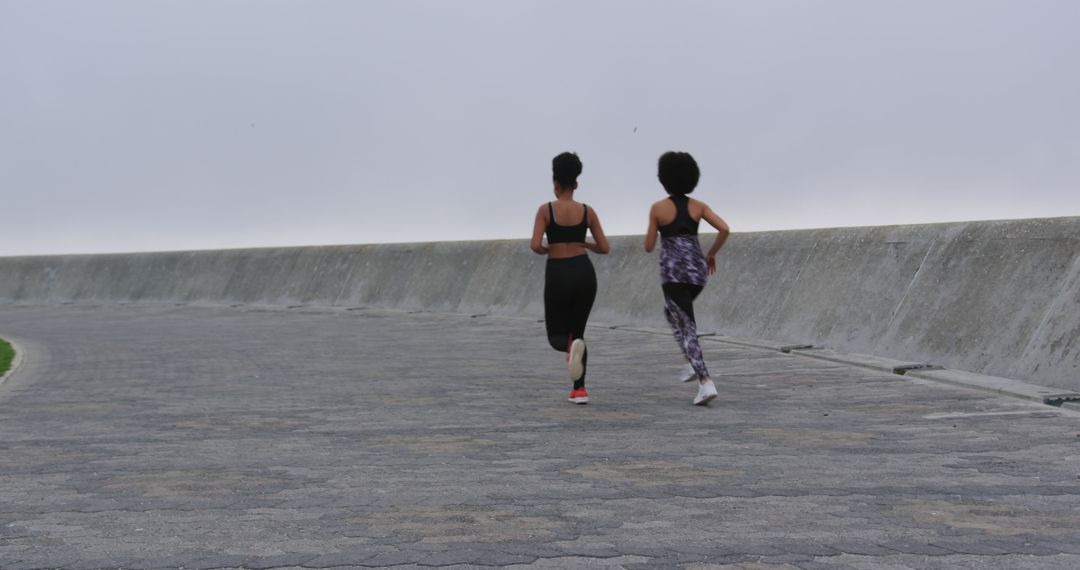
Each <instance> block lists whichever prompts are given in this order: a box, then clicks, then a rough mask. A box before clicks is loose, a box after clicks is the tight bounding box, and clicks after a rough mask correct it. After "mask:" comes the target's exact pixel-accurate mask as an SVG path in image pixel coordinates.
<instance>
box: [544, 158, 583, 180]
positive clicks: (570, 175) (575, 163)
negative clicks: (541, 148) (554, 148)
mask: <svg viewBox="0 0 1080 570" xmlns="http://www.w3.org/2000/svg"><path fill="white" fill-rule="evenodd" d="M551 174H552V179H553V180H554V181H555V182H558V183H559V185H560V186H562V187H563V188H570V189H573V188H577V177H578V176H580V175H581V159H580V158H578V155H577V154H575V153H572V152H564V153H562V154H560V155H559V156H556V157H555V158H553V159H551Z"/></svg>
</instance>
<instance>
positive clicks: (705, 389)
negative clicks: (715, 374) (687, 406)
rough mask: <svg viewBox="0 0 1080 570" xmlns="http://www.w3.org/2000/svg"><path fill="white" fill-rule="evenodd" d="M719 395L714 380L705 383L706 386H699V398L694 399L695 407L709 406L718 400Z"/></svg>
mask: <svg viewBox="0 0 1080 570" xmlns="http://www.w3.org/2000/svg"><path fill="white" fill-rule="evenodd" d="M718 395H719V394H717V393H716V385H715V384H713V381H712V380H709V381H707V382H705V383H704V384H698V390H697V397H695V398H694V405H695V406H707V405H709V402H711V401H713V400H714V399H716V397H717V396H718Z"/></svg>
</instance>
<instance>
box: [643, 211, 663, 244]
mask: <svg viewBox="0 0 1080 570" xmlns="http://www.w3.org/2000/svg"><path fill="white" fill-rule="evenodd" d="M658 231H660V230H659V227H658V226H657V225H656V204H653V205H652V207H651V208H649V229H648V230H645V253H652V250H654V249H656V232H658Z"/></svg>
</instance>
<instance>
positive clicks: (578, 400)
mask: <svg viewBox="0 0 1080 570" xmlns="http://www.w3.org/2000/svg"><path fill="white" fill-rule="evenodd" d="M567 400H570V401H571V402H573V403H575V404H588V403H589V393H588V392H586V391H585V388H584V387H581V388H574V389H573V390H570V397H569V398H567Z"/></svg>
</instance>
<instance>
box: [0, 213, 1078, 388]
mask: <svg viewBox="0 0 1080 570" xmlns="http://www.w3.org/2000/svg"><path fill="white" fill-rule="evenodd" d="M711 239H712V236H703V241H704V242H706V246H707V244H708V243H709V242H710V240H711ZM612 245H613V251H614V253H613V254H611V255H609V256H593V261H594V263H595V265H596V268H597V274H598V278H599V280H600V293H599V295H598V298H597V303H596V308H595V309H594V317H593V318H594V320H601V321H606V322H613V323H625V324H640V325H653V326H664V322H663V317H662V314H661V309H662V306H663V302H662V297H661V295H660V288H659V283H658V272H657V268H656V263H657V259H658V257H657V254H656V253H654V254H652V255H646V254H645V253H644V252H643V251H642V250H641V237H640V236H627V237H618V238H614V239H613V240H612ZM718 265H719V271H718V273H717V275H716V276H715V277H714V278H713V280H712V281H711V282H710V283H709V286H708V287H707V288H706V290H705V292H704V293H703V294H702V296H701V297H700V298H699V300H698V304H697V307H698V308H697V314H698V320H699V321H700V327H701V328H702V329H703V330H714V331H717V332H720V333H722V334H727V335H732V336H747V337H757V338H765V339H773V340H779V341H787V342H791V343H793V344H795V343H808V344H817V345H826V346H831V347H835V348H839V349H841V350H845V351H850V352H861V353H867V354H875V355H880V356H887V357H892V358H897V359H905V360H913V361H919V362H931V363H936V364H941V365H944V366H948V367H950V368H957V369H961V370H968V371H972V372H979V373H984V374H992V375H998V376H1007V377H1011V378H1018V379H1023V380H1027V381H1030V382H1035V383H1039V384H1043V385H1046V386H1056V387H1061V388H1068V389H1072V390H1080V346H1078V343H1077V340H1078V338H1080V218H1055V219H1038V220H1020V221H992V222H967V223H954V224H932V225H919V226H888V227H865V228H844V229H821V230H800V231H785V232H760V233H745V234H736V235H734V236H732V238H731V240H730V242H729V245H728V246H727V247H725V249H724V250H723V251H722V252H721V255H720V256H719V258H718ZM543 274H544V260H543V258H541V257H539V256H536V255H534V254H532V253H531V252H529V251H528V246H527V242H526V241H525V240H502V241H486V242H450V243H423V244H387V245H358V246H334V247H297V248H273V249H248V250H222V251H196V252H168V253H143V254H125V255H89V256H43V257H14V258H0V301H7V302H63V301H88V302H186V303H255V304H317V305H346V306H355V305H364V306H379V307H392V308H404V309H430V310H440V311H459V312H473V313H496V314H511V315H529V316H537V317H539V316H541V315H542V314H543V305H542V293H543Z"/></svg>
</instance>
